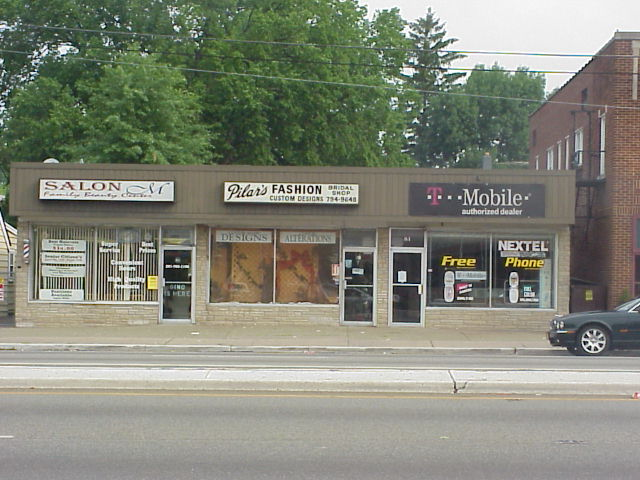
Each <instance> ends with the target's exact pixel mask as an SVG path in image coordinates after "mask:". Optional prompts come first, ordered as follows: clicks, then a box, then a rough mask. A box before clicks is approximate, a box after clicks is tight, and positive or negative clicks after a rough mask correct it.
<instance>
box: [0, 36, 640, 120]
mask: <svg viewBox="0 0 640 480" xmlns="http://www.w3.org/2000/svg"><path fill="white" fill-rule="evenodd" d="M0 52H3V53H14V54H22V55H30V53H29V52H23V51H18V50H7V49H0ZM65 58H66V59H69V60H74V61H86V62H93V63H97V64H113V65H127V66H134V67H146V68H156V69H166V70H177V71H186V72H195V73H208V74H213V75H230V76H237V77H244V78H257V79H263V80H278V81H285V82H298V83H307V84H319V85H331V86H340V87H350V88H369V89H379V90H389V91H394V92H399V91H401V92H414V93H422V94H429V95H449V96H457V97H469V98H479V99H491V100H508V101H517V102H524V103H536V104H545V103H548V104H556V105H569V106H575V107H593V108H611V109H619V110H640V107H631V106H618V105H601V104H584V103H577V102H561V101H557V100H537V99H532V98H517V97H504V96H498V95H480V94H472V93H463V92H451V91H445V92H443V91H437V90H423V89H417V88H405V87H401V86H393V85H367V84H364V83H347V82H333V81H328V80H316V79H309V78H292V77H278V76H273V75H261V74H255V73H240V72H225V71H218V70H207V69H200V68H190V67H174V66H170V65H152V64H140V63H133V62H123V61H119V60H103V59H98V58H87V57H78V56H75V55H70V56H65Z"/></svg>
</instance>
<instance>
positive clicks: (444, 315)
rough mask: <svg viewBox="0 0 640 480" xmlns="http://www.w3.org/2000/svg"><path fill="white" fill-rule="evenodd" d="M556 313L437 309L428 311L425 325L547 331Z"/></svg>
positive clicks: (553, 311)
mask: <svg viewBox="0 0 640 480" xmlns="http://www.w3.org/2000/svg"><path fill="white" fill-rule="evenodd" d="M555 313H556V311H555V310H517V309H503V310H499V309H491V310H489V309H487V310H479V309H473V310H471V309H464V308H437V309H427V311H426V313H425V321H424V323H425V326H427V327H447V328H467V327H470V328H486V329H491V328H496V329H517V330H522V329H524V330H546V329H547V328H548V327H549V322H550V321H551V319H553V316H554V315H555Z"/></svg>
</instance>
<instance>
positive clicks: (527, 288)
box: [495, 238, 552, 307]
mask: <svg viewBox="0 0 640 480" xmlns="http://www.w3.org/2000/svg"><path fill="white" fill-rule="evenodd" d="M550 251H551V247H550V241H549V240H546V239H525V238H517V239H515V238H514V239H498V240H497V242H496V253H497V255H496V257H497V261H496V272H495V277H496V279H495V280H496V287H497V289H498V291H499V296H500V297H501V299H502V302H503V304H504V305H505V306H511V307H517V306H523V307H539V306H540V305H541V301H542V300H541V298H542V293H543V292H544V291H547V290H549V291H550V283H551V280H550V279H551V278H552V277H551V275H550V272H551V267H552V265H551V263H552V262H551V261H550ZM545 297H547V300H546V301H545V302H544V303H545V304H546V303H550V298H548V297H549V295H546V296H545Z"/></svg>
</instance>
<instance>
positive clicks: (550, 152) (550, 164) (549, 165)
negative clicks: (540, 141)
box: [547, 147, 554, 170]
mask: <svg viewBox="0 0 640 480" xmlns="http://www.w3.org/2000/svg"><path fill="white" fill-rule="evenodd" d="M553 165H554V164H553V147H549V148H547V170H553Z"/></svg>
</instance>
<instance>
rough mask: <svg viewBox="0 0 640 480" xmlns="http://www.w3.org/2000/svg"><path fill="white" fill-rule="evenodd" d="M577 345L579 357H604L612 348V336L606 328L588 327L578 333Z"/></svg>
mask: <svg viewBox="0 0 640 480" xmlns="http://www.w3.org/2000/svg"><path fill="white" fill-rule="evenodd" d="M576 345H577V353H578V354H579V355H602V354H603V353H604V352H606V351H607V350H609V348H610V346H611V336H610V335H609V332H607V330H606V329H605V328H604V327H601V326H598V325H587V326H586V327H583V328H581V329H580V331H579V332H578V341H577V344H576Z"/></svg>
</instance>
